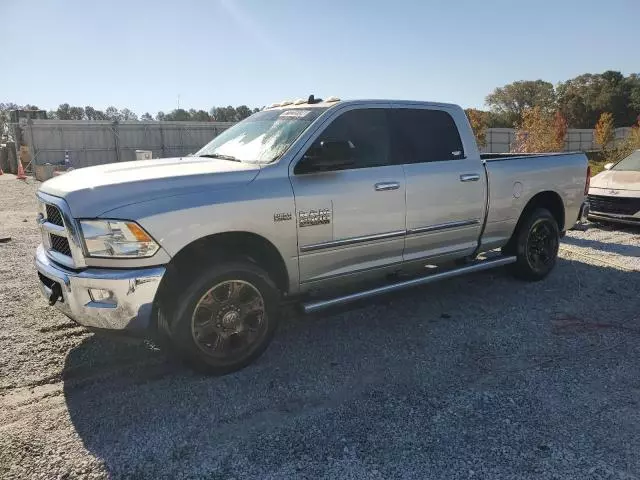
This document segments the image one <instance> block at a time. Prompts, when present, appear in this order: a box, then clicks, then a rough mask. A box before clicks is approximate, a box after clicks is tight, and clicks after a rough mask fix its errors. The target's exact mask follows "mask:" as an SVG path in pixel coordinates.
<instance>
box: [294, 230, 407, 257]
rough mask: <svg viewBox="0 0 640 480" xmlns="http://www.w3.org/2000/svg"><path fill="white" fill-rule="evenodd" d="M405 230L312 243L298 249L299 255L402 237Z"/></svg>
mask: <svg viewBox="0 0 640 480" xmlns="http://www.w3.org/2000/svg"><path fill="white" fill-rule="evenodd" d="M405 233H406V231H405V230H395V231H393V232H385V233H376V234H374V235H364V236H361V237H349V238H343V239H340V240H331V241H329V242H322V243H313V244H311V245H303V246H301V247H300V252H301V253H308V252H315V251H318V250H324V249H328V248H335V247H345V246H347V245H355V244H358V243H365V242H373V241H376V240H388V239H390V238H399V237H404V235H405Z"/></svg>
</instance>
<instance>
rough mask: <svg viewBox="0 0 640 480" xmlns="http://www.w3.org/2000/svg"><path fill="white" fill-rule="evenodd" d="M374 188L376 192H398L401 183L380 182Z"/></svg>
mask: <svg viewBox="0 0 640 480" xmlns="http://www.w3.org/2000/svg"><path fill="white" fill-rule="evenodd" d="M373 188H375V190H376V192H386V191H387V190H398V189H399V188H400V182H380V183H376V184H375V185H374V186H373Z"/></svg>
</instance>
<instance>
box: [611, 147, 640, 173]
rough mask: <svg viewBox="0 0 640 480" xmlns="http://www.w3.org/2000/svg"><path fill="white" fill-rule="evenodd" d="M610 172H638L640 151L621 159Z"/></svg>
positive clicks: (639, 169) (639, 170)
mask: <svg viewBox="0 0 640 480" xmlns="http://www.w3.org/2000/svg"><path fill="white" fill-rule="evenodd" d="M611 170H631V171H633V172H640V150H636V151H635V152H633V153H632V154H631V155H629V156H628V157H625V158H623V159H622V160H620V161H619V162H618V163H616V164H615V165H614V166H613V167H612V168H611Z"/></svg>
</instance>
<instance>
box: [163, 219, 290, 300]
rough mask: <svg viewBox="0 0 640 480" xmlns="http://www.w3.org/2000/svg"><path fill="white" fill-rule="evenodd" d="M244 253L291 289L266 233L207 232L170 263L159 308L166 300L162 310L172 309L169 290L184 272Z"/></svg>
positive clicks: (281, 285)
mask: <svg viewBox="0 0 640 480" xmlns="http://www.w3.org/2000/svg"><path fill="white" fill-rule="evenodd" d="M232 257H245V258H247V259H249V260H250V261H252V262H253V263H255V264H256V265H258V266H259V267H261V268H262V269H264V270H265V271H266V272H267V273H269V275H270V276H271V277H272V280H273V282H274V283H275V284H276V286H277V287H278V289H279V290H280V291H281V292H282V293H286V292H288V291H289V275H288V271H287V267H286V264H285V262H284V259H283V258H282V255H280V252H279V251H278V249H277V248H276V247H275V245H274V244H273V243H272V242H270V241H269V240H268V239H266V238H265V237H263V236H261V235H258V234H256V233H251V232H246V231H233V232H224V233H216V234H213V235H208V236H205V237H202V238H199V239H197V240H194V241H193V242H191V243H189V244H187V245H185V246H184V247H183V248H181V249H180V250H179V251H178V253H177V254H175V255H174V257H173V258H172V259H171V262H170V263H169V264H168V265H167V273H166V274H165V275H164V277H163V279H162V281H161V282H160V286H159V288H158V292H157V293H156V299H158V301H157V302H155V305H154V308H155V309H156V311H157V310H158V308H159V307H160V305H159V304H160V303H163V304H164V305H163V308H162V309H163V310H171V309H172V308H173V304H172V302H171V298H172V295H169V294H168V292H169V291H170V290H171V289H172V288H174V287H175V286H177V285H179V284H180V283H181V280H182V279H184V278H185V276H189V275H196V274H197V272H198V271H202V269H204V268H206V266H207V265H211V263H212V262H215V261H220V260H224V259H225V258H232Z"/></svg>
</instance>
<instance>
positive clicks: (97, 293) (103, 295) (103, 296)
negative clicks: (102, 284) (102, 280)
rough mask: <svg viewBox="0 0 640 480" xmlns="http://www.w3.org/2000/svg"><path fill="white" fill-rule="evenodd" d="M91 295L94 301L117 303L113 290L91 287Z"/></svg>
mask: <svg viewBox="0 0 640 480" xmlns="http://www.w3.org/2000/svg"><path fill="white" fill-rule="evenodd" d="M89 297H91V301H92V302H99V303H113V304H115V303H116V300H115V298H113V292H112V291H111V290H103V289H102V288H90V289H89Z"/></svg>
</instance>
